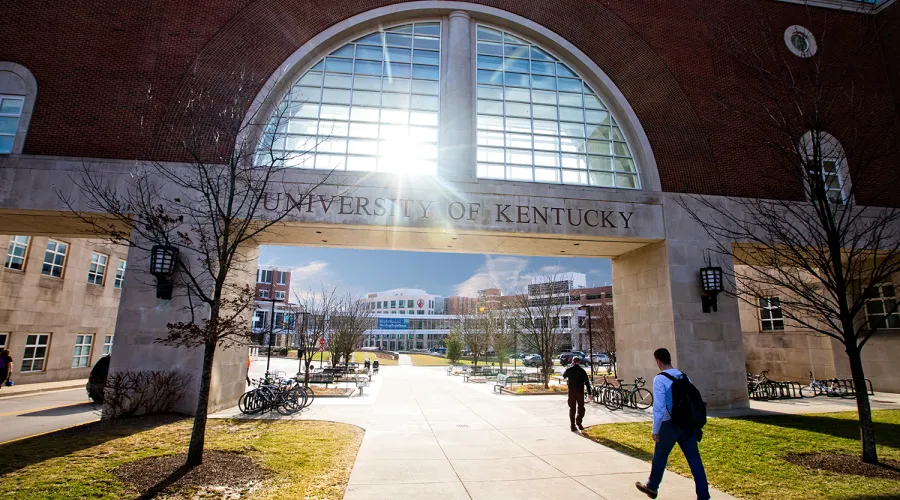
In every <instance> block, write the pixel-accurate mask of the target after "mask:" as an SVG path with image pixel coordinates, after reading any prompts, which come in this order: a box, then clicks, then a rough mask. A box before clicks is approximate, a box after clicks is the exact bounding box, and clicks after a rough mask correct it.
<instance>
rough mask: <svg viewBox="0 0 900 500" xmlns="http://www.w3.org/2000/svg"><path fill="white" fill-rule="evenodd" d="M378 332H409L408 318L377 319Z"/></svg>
mask: <svg viewBox="0 0 900 500" xmlns="http://www.w3.org/2000/svg"><path fill="white" fill-rule="evenodd" d="M378 329H379V330H409V319H408V318H378Z"/></svg>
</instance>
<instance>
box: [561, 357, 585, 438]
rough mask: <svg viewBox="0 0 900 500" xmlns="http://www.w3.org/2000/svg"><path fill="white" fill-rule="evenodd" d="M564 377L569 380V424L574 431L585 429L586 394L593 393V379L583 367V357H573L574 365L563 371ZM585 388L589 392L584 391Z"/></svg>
mask: <svg viewBox="0 0 900 500" xmlns="http://www.w3.org/2000/svg"><path fill="white" fill-rule="evenodd" d="M563 378H564V379H566V380H568V381H569V425H570V426H571V429H572V432H578V431H579V430H582V431H583V430H584V426H583V425H581V421H582V420H583V419H584V395H585V394H590V393H591V379H590V377H588V374H587V372H585V371H584V368H582V367H581V359H579V358H578V357H577V356H576V357H574V358H573V359H572V366H570V367H568V368H567V369H566V371H565V372H563ZM585 389H587V393H585V392H584V391H585ZM576 408H577V409H578V414H577V415H576V413H575V410H576ZM576 426H577V427H576Z"/></svg>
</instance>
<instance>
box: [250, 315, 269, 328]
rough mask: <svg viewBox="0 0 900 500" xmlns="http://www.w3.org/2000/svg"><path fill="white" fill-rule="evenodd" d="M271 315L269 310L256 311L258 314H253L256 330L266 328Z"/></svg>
mask: <svg viewBox="0 0 900 500" xmlns="http://www.w3.org/2000/svg"><path fill="white" fill-rule="evenodd" d="M268 317H269V312H268V311H256V314H254V315H253V328H254V329H255V330H262V329H264V328H266V325H267V324H268V322H267V321H266V319H267V318H268Z"/></svg>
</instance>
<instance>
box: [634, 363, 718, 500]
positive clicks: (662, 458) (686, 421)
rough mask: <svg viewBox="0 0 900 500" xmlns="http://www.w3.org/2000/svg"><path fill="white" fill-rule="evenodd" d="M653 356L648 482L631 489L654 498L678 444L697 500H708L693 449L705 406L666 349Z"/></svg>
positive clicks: (700, 465)
mask: <svg viewBox="0 0 900 500" xmlns="http://www.w3.org/2000/svg"><path fill="white" fill-rule="evenodd" d="M653 357H654V358H656V366H658V367H659V369H660V374H659V375H657V376H656V377H655V378H654V379H653V432H652V437H653V440H654V441H655V442H656V446H655V448H654V449H653V465H652V466H651V468H650V479H649V480H648V481H647V483H646V484H641V483H640V482H637V483H635V487H636V488H637V489H638V490H640V491H641V492H643V493H644V494H646V495H647V496H648V497H650V498H656V496H657V494H658V492H659V484H660V482H662V476H663V472H665V470H666V463H667V462H668V460H669V454H670V453H671V452H672V448H674V447H675V443H678V446H680V447H681V451H682V453H684V458H686V459H687V462H688V465H689V466H690V468H691V474H692V475H693V476H694V485H695V487H696V491H697V499H698V500H709V483H707V481H706V471H705V470H704V469H703V461H702V460H701V459H700V450H699V449H698V448H697V443H698V442H699V441H700V440H701V439H702V438H703V430H702V428H703V425H704V424H706V403H704V402H703V398H701V397H700V392H699V391H697V388H696V387H694V384H692V383H691V381H690V379H688V377H687V375H685V374H684V373H682V372H680V371H679V370H677V369H676V368H674V367H672V355H671V354H669V351H668V350H667V349H657V350H656V351H654V352H653Z"/></svg>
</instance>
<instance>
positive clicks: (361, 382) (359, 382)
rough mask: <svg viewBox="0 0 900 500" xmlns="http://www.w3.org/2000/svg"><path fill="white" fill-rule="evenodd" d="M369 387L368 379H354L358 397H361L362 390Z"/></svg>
mask: <svg viewBox="0 0 900 500" xmlns="http://www.w3.org/2000/svg"><path fill="white" fill-rule="evenodd" d="M366 387H369V379H363V378H359V379H356V388H357V389H359V395H360V396H362V395H363V389H365V388H366Z"/></svg>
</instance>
